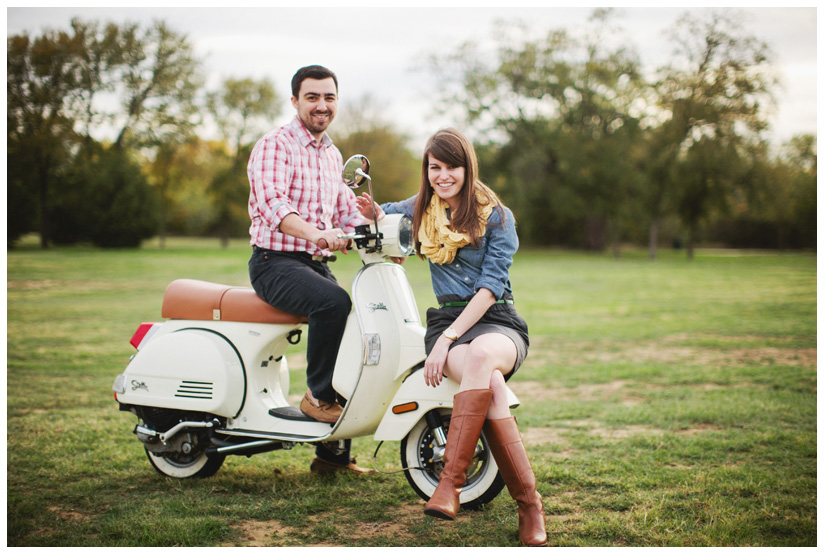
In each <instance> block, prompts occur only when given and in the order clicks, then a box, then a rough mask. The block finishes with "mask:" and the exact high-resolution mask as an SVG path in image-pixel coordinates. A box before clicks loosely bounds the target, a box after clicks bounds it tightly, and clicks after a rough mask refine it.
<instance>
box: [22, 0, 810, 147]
mask: <svg viewBox="0 0 825 555" xmlns="http://www.w3.org/2000/svg"><path fill="white" fill-rule="evenodd" d="M516 3H517V4H522V5H527V4H530V2H516ZM95 4H96V3H95V2H92V3H87V5H92V6H93V5H95ZM533 4H534V5H536V4H535V3H533ZM726 4H727V5H728V6H737V5H738V6H745V5H744V4H737V3H736V2H727V3H726ZM143 5H144V6H146V7H141V8H135V7H131V8H126V7H123V8H120V7H110V6H112V4H111V3H108V4H100V6H99V7H89V8H66V7H8V8H7V11H6V17H7V33H8V35H13V34H18V33H23V32H28V33H30V34H32V35H36V34H39V33H40V32H42V31H43V30H44V29H46V28H51V29H68V28H69V21H70V20H71V18H72V17H75V16H78V17H80V18H81V19H83V20H99V21H101V22H108V21H114V22H118V23H123V22H126V21H130V22H138V23H141V24H143V25H148V24H149V23H151V21H153V20H155V19H162V20H164V21H166V22H167V23H168V24H169V25H170V26H171V27H172V28H173V29H174V30H176V31H177V32H180V33H183V34H185V35H187V37H188V38H189V40H190V41H191V42H192V44H193V45H194V47H195V53H196V56H197V57H198V58H199V59H201V60H202V62H203V67H204V70H205V71H206V73H207V75H208V80H207V84H208V86H209V87H210V88H217V85H218V83H219V82H220V80H221V79H223V78H227V77H235V78H245V77H251V78H255V79H260V78H263V77H268V78H270V79H271V80H272V82H273V83H274V84H275V87H276V89H277V91H278V93H279V94H280V95H281V97H282V98H283V99H284V100H285V101H286V100H287V99H288V97H289V95H290V92H289V81H290V79H291V77H292V75H293V74H294V72H295V70H296V69H298V68H299V67H301V66H304V65H309V64H315V63H317V64H321V65H324V66H327V67H329V68H330V69H332V70H333V71H335V72H336V74H337V75H338V80H339V90H340V96H341V101H340V106H339V111H340V112H341V113H343V111H344V110H346V108H347V101H348V100H352V99H358V98H360V97H361V96H362V95H364V94H365V93H370V94H371V95H372V96H373V97H374V99H375V100H376V101H377V102H378V103H380V104H381V105H382V106H383V107H384V110H383V115H384V117H385V118H386V119H388V120H389V121H390V122H392V123H393V124H394V125H395V127H396V129H397V130H398V131H400V132H403V133H406V134H408V135H410V136H411V137H412V139H413V145H415V144H421V145H423V143H424V140H425V139H426V137H427V136H429V135H430V134H431V133H433V132H434V131H436V130H437V129H438V128H439V127H443V126H444V125H449V124H453V123H455V122H451V121H446V120H445V119H443V118H438V117H435V116H434V115H433V113H432V111H431V99H433V98H435V96H436V95H435V94H434V87H436V86H437V84H436V83H435V82H434V81H433V79H432V76H431V75H429V74H428V73H426V72H425V71H421V70H416V67H419V66H421V62H422V60H423V59H424V55H425V54H426V53H429V52H432V51H433V50H434V49H435V50H441V51H444V52H450V51H453V50H454V48H455V47H456V46H457V45H459V44H461V43H462V42H464V41H467V40H470V39H472V40H484V38H485V37H487V36H489V35H490V34H491V32H492V31H493V29H494V27H493V26H494V23H495V21H496V20H499V19H505V20H520V21H524V22H527V23H528V25H529V28H530V29H531V30H532V31H533V34H534V35H536V36H538V35H539V34H541V33H545V32H546V31H548V30H550V29H557V28H564V29H567V30H568V31H571V32H575V31H576V29H577V28H578V27H581V26H583V25H584V24H585V22H586V21H587V19H588V17H589V16H590V14H591V13H592V9H593V8H592V7H575V8H572V7H510V8H505V7H468V6H460V5H456V6H455V7H447V8H445V7H440V8H435V7H432V6H425V7H418V8H402V7H387V8H384V7H378V6H379V5H383V4H376V5H375V6H369V7H342V8H332V7H324V6H318V5H314V6H313V7H311V8H305V7H271V8H263V7H233V8H226V7H196V6H192V7H175V8H166V7H160V6H155V5H153V3H151V2H149V3H143ZM243 5H244V4H243V3H241V4H239V6H243ZM269 5H272V4H271V3H270V4H269ZM601 5H602V6H604V5H606V4H601ZM614 5H615V4H614ZM637 5H638V3H637ZM796 5H806V3H797V4H796ZM807 5H809V6H811V7H794V8H780V7H740V8H737V9H741V10H742V11H744V12H746V27H745V30H746V31H747V32H748V33H749V34H752V35H754V36H756V37H757V38H759V39H761V40H764V41H766V42H768V43H769V45H770V46H771V47H772V49H773V51H774V53H775V58H776V66H777V67H776V70H777V73H778V75H779V77H780V79H781V81H782V83H783V86H782V88H781V89H779V90H778V94H777V100H778V106H777V109H776V111H775V112H774V113H772V115H771V116H770V122H771V133H770V135H769V136H770V138H771V139H772V140H773V141H774V142H777V141H779V142H781V141H785V140H787V139H789V138H790V137H791V136H793V135H794V134H798V133H816V131H817V109H816V108H817V106H816V105H817V88H816V76H817V20H818V13H817V9H816V8H815V7H813V6H814V5H815V4H814V3H813V2H811V3H807ZM615 6H616V8H617V9H618V10H619V11H620V14H619V15H620V17H619V18H618V21H617V22H618V23H619V24H621V26H622V27H624V29H625V30H626V32H627V35H628V37H629V44H628V45H629V46H634V47H635V48H636V50H637V52H639V54H640V56H641V59H642V62H643V64H645V66H646V67H647V68H648V69H653V68H655V67H657V66H659V65H661V64H663V63H665V62H666V61H668V59H669V57H670V53H671V49H672V46H671V45H670V44H669V43H668V42H667V40H666V37H665V36H664V34H663V32H664V31H665V29H667V28H669V27H671V26H672V25H673V24H674V23H675V22H676V20H677V18H678V17H679V15H680V14H682V13H684V12H685V11H687V10H690V11H692V12H694V13H698V12H700V11H703V10H705V11H706V10H708V8H679V7H645V8H631V7H623V6H621V5H615ZM293 114H294V111H293V109H292V108H291V106H288V105H285V107H284V110H283V112H282V114H281V116H280V117H279V118H277V121H273V122H272V127H276V126H278V125H280V124H282V123H285V122H286V121H288V120H289V119H290V118H291V117H292V115H293ZM330 134H331V135H332V136H333V138H334V137H335V124H334V123H333V126H332V127H331V128H330Z"/></svg>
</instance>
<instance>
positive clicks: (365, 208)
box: [355, 193, 384, 221]
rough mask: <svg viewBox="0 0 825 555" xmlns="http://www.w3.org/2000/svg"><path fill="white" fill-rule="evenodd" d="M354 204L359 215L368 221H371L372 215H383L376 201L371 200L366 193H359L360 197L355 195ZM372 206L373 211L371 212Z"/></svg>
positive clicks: (379, 216) (380, 216)
mask: <svg viewBox="0 0 825 555" xmlns="http://www.w3.org/2000/svg"><path fill="white" fill-rule="evenodd" d="M355 206H356V207H357V208H358V211H359V212H360V213H361V215H362V216H363V217H364V218H366V219H367V220H369V221H373V216H374V215H377V217H378V219H379V220H380V219H382V218H383V217H384V211H383V210H381V207H380V206H378V204H377V203H375V202H373V200H372V198H371V197H370V196H369V194H367V193H361V196H360V197H355ZM373 208H374V209H375V212H374V213H373Z"/></svg>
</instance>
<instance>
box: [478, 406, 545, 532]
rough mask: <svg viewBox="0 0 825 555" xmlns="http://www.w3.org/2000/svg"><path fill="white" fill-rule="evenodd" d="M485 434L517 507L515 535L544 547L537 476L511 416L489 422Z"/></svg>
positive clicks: (543, 530)
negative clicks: (516, 533) (516, 530)
mask: <svg viewBox="0 0 825 555" xmlns="http://www.w3.org/2000/svg"><path fill="white" fill-rule="evenodd" d="M484 435H485V437H486V438H487V444H488V445H489V446H490V451H492V452H493V457H494V458H495V460H496V464H497V465H498V469H499V471H500V472H501V477H502V478H504V483H505V484H507V490H508V491H509V492H510V496H511V497H512V498H513V499H515V500H516V503H517V504H518V536H519V539H520V540H521V543H523V544H524V545H529V546H539V545H545V544H546V543H547V529H546V527H545V522H544V504H543V503H542V502H541V496H540V495H539V493H538V492H537V491H536V475H535V474H534V473H533V467H532V466H531V465H530V459H528V458H527V450H526V449H525V448H524V443H522V441H521V434H519V431H518V424H516V419H515V417H513V416H510V417H508V418H501V419H497V420H488V421H487V422H486V423H485V424H484Z"/></svg>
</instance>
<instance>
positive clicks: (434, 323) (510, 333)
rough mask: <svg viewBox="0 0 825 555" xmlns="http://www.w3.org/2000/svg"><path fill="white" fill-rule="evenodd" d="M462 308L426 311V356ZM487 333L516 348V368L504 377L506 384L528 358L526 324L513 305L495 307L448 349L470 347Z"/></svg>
mask: <svg viewBox="0 0 825 555" xmlns="http://www.w3.org/2000/svg"><path fill="white" fill-rule="evenodd" d="M464 308H465V307H463V306H447V307H444V308H429V309H427V333H426V335H425V336H424V348H425V350H426V352H427V354H428V355H429V354H430V352H431V351H432V350H433V347H434V346H435V342H436V341H437V340H438V338H439V337H440V336H441V333H442V332H443V331H444V330H446V329H447V328H449V327H450V326H451V325H452V324H453V322H455V319H456V318H458V316H459V314H461V312H462V311H463V310H464ZM487 333H500V334H502V335H506V336H507V337H509V338H510V339H511V340H512V341H513V344H515V346H516V364H515V365H514V366H513V371H512V372H510V373H509V374H507V375H506V376H504V379H505V380H509V379H510V378H511V377H512V376H513V374H515V373H516V370H518V368H519V366H521V364H522V363H523V362H524V359H525V357H526V356H527V349H528V347H529V346H530V337H529V336H528V333H527V322H525V321H524V319H523V318H522V317H521V316H519V314H518V312H516V309H515V307H514V306H513V305H511V304H494V305H493V306H491V307H490V308H489V309H488V310H487V312H486V313H485V314H484V316H482V317H481V319H480V320H479V321H478V322H476V324H475V325H474V326H473V327H471V328H470V329H469V330H467V331H466V332H465V333H464V334H462V336H461V337H459V338H458V339H457V340H456V341H454V342H453V344H452V345H450V349H452V348H453V347H456V346H457V345H464V344H465V343H469V342H471V341H472V340H473V339H475V338H477V337H479V336H481V335H484V334H487Z"/></svg>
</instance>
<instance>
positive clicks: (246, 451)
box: [206, 439, 284, 456]
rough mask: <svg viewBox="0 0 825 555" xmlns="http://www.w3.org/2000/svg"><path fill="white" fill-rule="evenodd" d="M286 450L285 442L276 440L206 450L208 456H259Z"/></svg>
mask: <svg viewBox="0 0 825 555" xmlns="http://www.w3.org/2000/svg"><path fill="white" fill-rule="evenodd" d="M283 448H284V442H283V441H280V440H276V439H264V440H261V441H250V442H249V443H240V444H238V445H226V446H223V447H209V448H207V449H206V454H207V455H247V456H249V455H257V454H259V453H268V452H269V451H277V450H278V449H283Z"/></svg>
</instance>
